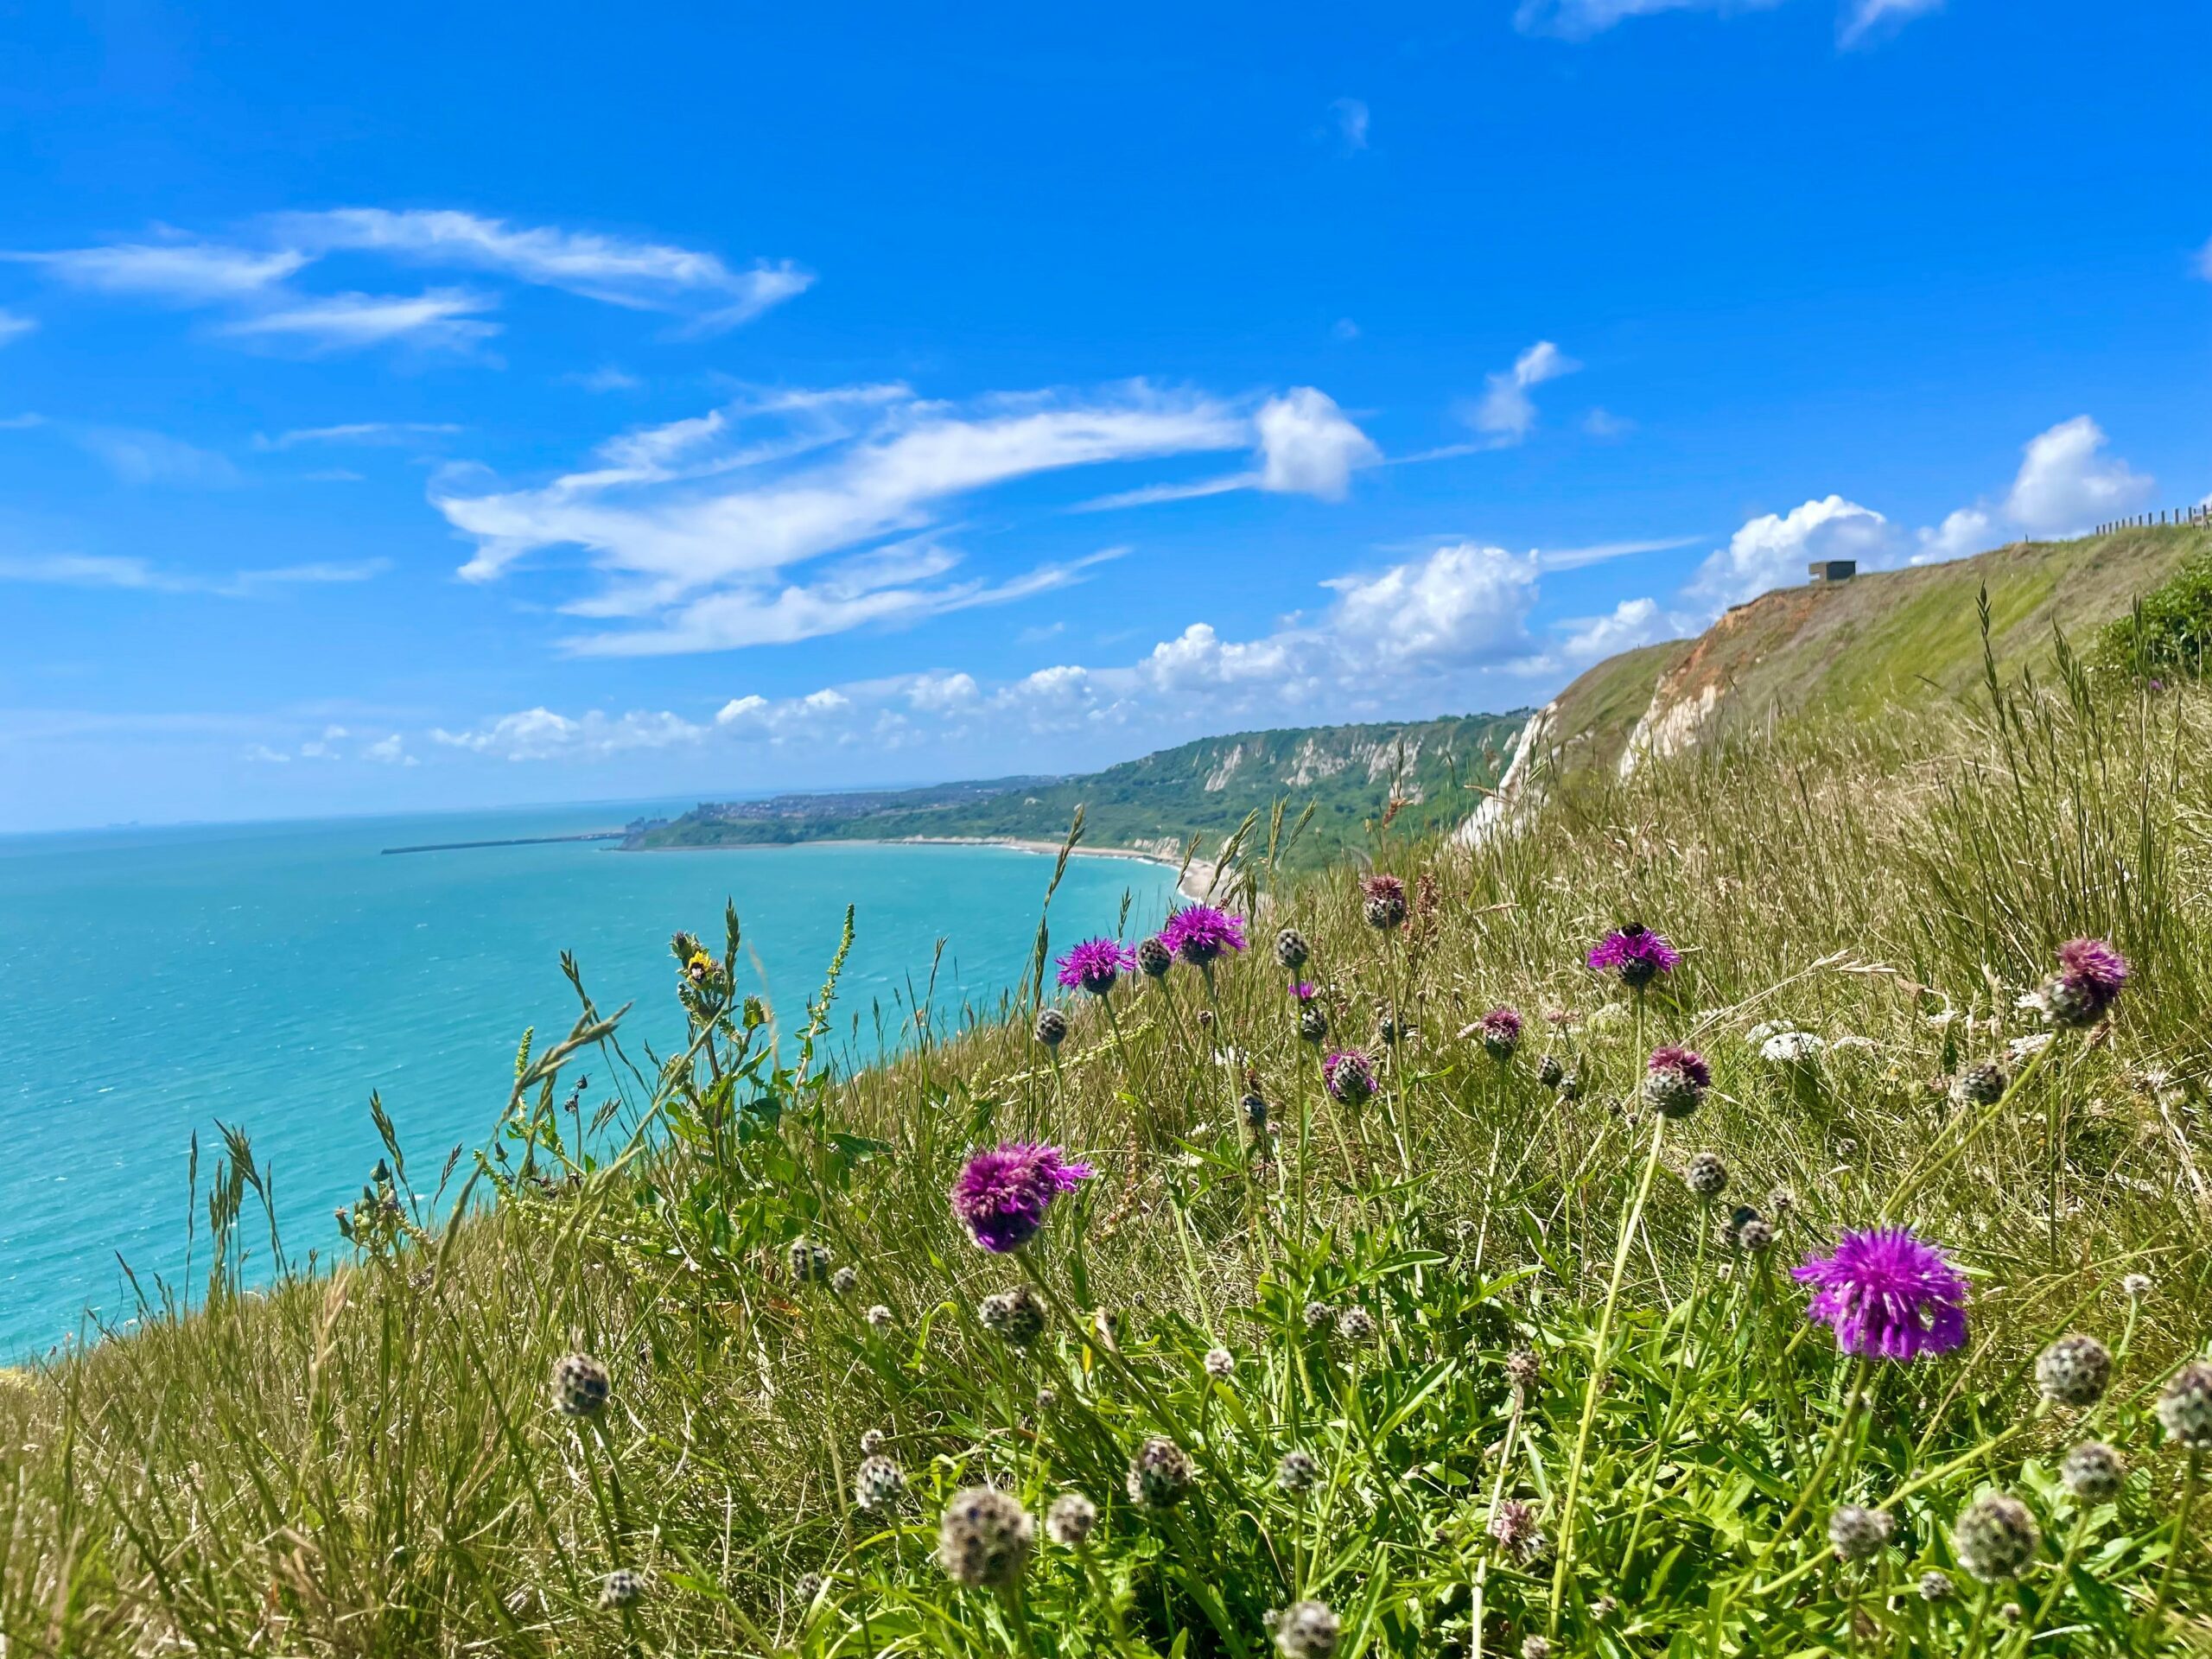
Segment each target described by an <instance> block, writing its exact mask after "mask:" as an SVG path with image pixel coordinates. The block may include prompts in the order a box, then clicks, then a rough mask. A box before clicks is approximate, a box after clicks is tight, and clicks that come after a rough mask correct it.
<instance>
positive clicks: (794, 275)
mask: <svg viewBox="0 0 2212 1659" xmlns="http://www.w3.org/2000/svg"><path fill="white" fill-rule="evenodd" d="M276 232H277V236H278V237H279V238H282V239H284V240H288V241H289V242H292V243H294V244H295V245H297V246H299V247H302V248H305V249H308V250H309V251H313V252H315V253H324V252H330V251H353V252H373V253H382V254H386V255H390V256H391V257H395V258H401V259H408V260H413V261H416V262H419V263H421V264H426V265H433V266H440V267H444V268H448V269H454V268H464V267H468V268H474V269H477V270H487V271H493V272H497V273H499V274H501V275H505V276H508V277H514V278H516V279H517V280H518V281H521V282H524V283H534V284H537V285H538V286H541V287H545V288H558V289H565V290H567V291H568V292H569V293H571V294H578V295H582V296H584V297H585V298H587V299H594V300H598V301H601V302H603V303H605V304H608V305H620V306H626V307H628V308H632V309H634V310H643V311H664V312H669V313H671V314H675V315H683V316H685V317H687V318H688V319H689V320H690V322H691V323H692V325H693V326H694V327H696V328H698V329H701V330H702V331H709V332H711V331H714V330H717V329H721V328H727V327H734V326H735V325H736V324H738V323H741V322H746V321H750V320H751V319H753V317H756V316H758V315H760V313H761V312H763V311H766V309H768V308H770V307H771V306H773V305H777V304H780V303H781V302H783V301H785V300H788V299H791V298H793V297H795V296H798V295H800V294H803V293H804V292H805V291H806V289H808V288H809V287H810V286H811V285H812V283H813V281H814V278H813V276H812V274H811V273H810V272H808V271H804V270H801V269H799V267H798V266H797V265H795V264H791V262H790V261H789V260H779V261H775V262H769V261H765V260H764V261H761V262H759V263H757V264H753V265H751V266H747V267H744V268H741V269H733V268H732V267H730V266H729V265H728V264H725V263H724V262H723V260H722V259H721V257H720V256H719V255H716V254H712V253H706V252H702V251H699V250H696V249H693V248H683V247H677V246H674V245H671V244H668V243H664V242H649V241H643V240H639V239H637V238H627V237H618V236H606V235H601V234H598V233H596V232H588V231H567V230H561V229H557V228H555V227H551V226H514V225H510V224H508V223H507V222H506V221H505V220H504V219H486V218H484V217H482V216H480V215H479V214H475V213H457V212H454V211H452V210H450V209H416V210H409V211H404V212H394V211H392V210H391V209H388V208H382V207H341V208H336V209H334V210H332V211H330V212H327V213H290V214H286V215H284V216H283V217H282V218H280V219H277V221H276Z"/></svg>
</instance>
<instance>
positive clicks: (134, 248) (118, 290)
mask: <svg viewBox="0 0 2212 1659" xmlns="http://www.w3.org/2000/svg"><path fill="white" fill-rule="evenodd" d="M0 257H6V258H8V259H10V260H13V261H16V263H18V264H28V265H35V266H36V267H38V268H39V269H41V270H44V271H45V272H47V274H48V276H51V277H54V278H55V279H57V280H58V281H60V282H63V283H67V284H69V285H70V286H71V287H73V288H82V289H91V290H92V291H93V292H94V293H99V294H115V295H122V296H128V297H130V298H134V299H148V300H156V301H159V302H162V303H163V304H168V305H181V306H197V305H214V304H219V303H223V302H237V301H243V300H249V299H251V298H253V297H255V296H258V295H261V294H264V293H266V292H267V291H269V290H270V289H274V288H277V287H279V286H281V285H282V284H283V282H284V280H285V278H287V277H290V276H292V275H294V274H295V273H296V272H297V271H298V270H300V269H301V268H302V267H303V266H304V265H306V264H307V263H308V256H307V255H306V254H304V253H302V252H299V251H296V250H294V249H289V248H280V249H277V250H273V251H257V250H254V249H251V248H243V247H229V246H226V245H222V244H219V243H210V242H181V241H180V242H118V243H111V244H109V245H105V246H102V247H95V248H64V249H62V250H60V251H58V252H53V253H10V254H6V255H4V256H0Z"/></svg>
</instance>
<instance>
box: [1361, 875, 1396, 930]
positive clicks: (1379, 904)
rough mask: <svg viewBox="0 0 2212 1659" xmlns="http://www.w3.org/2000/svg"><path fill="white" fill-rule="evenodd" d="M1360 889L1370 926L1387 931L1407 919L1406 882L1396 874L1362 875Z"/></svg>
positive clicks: (1363, 907)
mask: <svg viewBox="0 0 2212 1659" xmlns="http://www.w3.org/2000/svg"><path fill="white" fill-rule="evenodd" d="M1359 891H1360V896H1361V898H1362V899H1363V901H1364V902H1363V905H1362V906H1361V908H1362V909H1363V911H1364V912H1365V913H1366V916H1367V922H1368V925H1369V926H1370V927H1376V928H1380V929H1382V930H1383V931H1386V932H1387V931H1389V930H1390V929H1391V928H1394V927H1396V926H1398V925H1400V924H1401V923H1402V922H1403V921H1404V920H1405V919H1406V884H1405V883H1404V882H1403V881H1402V880H1399V879H1398V878H1397V877H1396V876H1395V875H1365V876H1362V877H1361V878H1360V881H1359Z"/></svg>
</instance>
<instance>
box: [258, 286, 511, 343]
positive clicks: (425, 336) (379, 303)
mask: <svg viewBox="0 0 2212 1659" xmlns="http://www.w3.org/2000/svg"><path fill="white" fill-rule="evenodd" d="M498 303H499V302H498V300H497V299H496V298H495V297H494V296H491V295H486V294H474V293H471V292H469V291H468V290H467V289H459V288H437V289H429V291H427V292H425V293H422V294H414V295H406V294H331V295H327V296H321V297H318V298H315V299H307V300H302V301H300V302H298V303H296V304H293V305H285V306H279V307H277V308H275V309H273V310H269V311H260V312H256V313H255V314H253V315H251V316H245V317H238V318H236V319H234V320H233V321H230V322H227V323H226V324H224V325H223V327H222V331H221V332H222V333H224V334H229V335H232V336H234V337H236V338H238V339H245V340H271V341H279V342H291V343H296V344H298V345H299V346H302V347H304V348H306V349H307V350H308V351H312V352H325V351H329V352H342V351H354V350H358V349H359V348H360V347H362V346H382V345H387V344H389V343H391V342H392V341H394V340H405V341H407V342H408V343H409V344H410V345H414V346H423V347H426V348H428V349H430V350H444V351H459V352H466V351H467V350H469V349H471V348H472V347H474V346H476V345H477V344H478V343H479V342H480V341H482V340H489V339H490V338H491V337H492V336H493V335H494V334H498V333H499V324H497V323H493V322H480V321H477V320H476V314H477V313H479V312H482V311H488V310H490V309H491V308H493V306H495V305H497V304H498Z"/></svg>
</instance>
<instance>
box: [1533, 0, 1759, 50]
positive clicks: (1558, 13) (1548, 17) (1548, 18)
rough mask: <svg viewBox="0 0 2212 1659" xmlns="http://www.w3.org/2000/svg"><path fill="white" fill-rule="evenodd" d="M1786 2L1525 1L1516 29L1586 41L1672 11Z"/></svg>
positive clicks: (1751, 7)
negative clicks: (1623, 24)
mask: <svg viewBox="0 0 2212 1659" xmlns="http://www.w3.org/2000/svg"><path fill="white" fill-rule="evenodd" d="M1781 3H1782V0H1521V4H1520V5H1519V7H1518V8H1516V10H1515V11H1514V14H1513V25H1514V27H1515V28H1516V29H1519V30H1521V32H1522V34H1524V35H1557V36H1558V37H1560V39H1562V40H1568V41H1586V40H1588V39H1589V38H1590V37H1591V36H1592V35H1602V34H1604V33H1605V31H1606V30H1607V29H1611V28H1612V27H1613V26H1614V25H1615V24H1616V23H1621V22H1626V21H1627V20H1629V19H1630V18H1631V17H1656V16H1659V15H1660V14H1661V13H1662V12H1669V11H1713V12H1719V13H1721V14H1722V15H1724V16H1726V14H1728V13H1730V12H1737V11H1764V10H1767V9H1768V8H1769V7H1771V6H1777V5H1779V4H1781Z"/></svg>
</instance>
